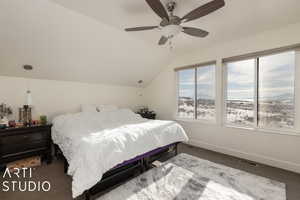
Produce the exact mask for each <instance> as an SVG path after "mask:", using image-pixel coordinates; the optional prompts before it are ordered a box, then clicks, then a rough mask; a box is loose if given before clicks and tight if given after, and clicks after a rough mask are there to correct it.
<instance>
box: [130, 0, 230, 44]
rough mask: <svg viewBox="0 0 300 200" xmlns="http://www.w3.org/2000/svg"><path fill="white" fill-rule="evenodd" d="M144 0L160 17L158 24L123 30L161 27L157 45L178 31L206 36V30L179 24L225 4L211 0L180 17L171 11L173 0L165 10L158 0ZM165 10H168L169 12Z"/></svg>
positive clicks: (174, 4)
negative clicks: (160, 35)
mask: <svg viewBox="0 0 300 200" xmlns="http://www.w3.org/2000/svg"><path fill="white" fill-rule="evenodd" d="M146 2H147V3H148V5H149V6H150V7H151V8H152V10H153V11H154V12H155V13H156V14H157V15H158V16H159V17H160V18H161V19H162V21H161V22H160V24H159V26H143V27H134V28H126V29H125V31H145V30H153V29H161V30H162V37H161V38H160V40H159V42H158V44H159V45H164V44H166V43H167V41H168V40H170V39H172V38H173V37H174V36H176V35H177V34H179V33H180V32H184V33H186V34H188V35H191V36H195V37H206V36H207V35H208V34H209V33H208V32H207V31H205V30H202V29H198V28H193V27H185V26H181V24H182V23H185V22H189V21H192V20H195V19H199V18H200V17H203V16H205V15H208V14H210V13H212V12H214V11H216V10H218V9H220V8H222V7H223V6H225V2H224V0H213V1H211V2H209V3H206V4H204V5H202V6H200V7H198V8H196V9H195V10H193V11H191V12H189V13H188V14H186V15H185V16H184V17H182V18H180V17H178V16H176V15H174V14H173V11H174V9H175V7H176V2H175V1H174V0H171V1H169V2H168V3H167V4H166V8H167V10H165V8H164V6H163V4H162V3H161V2H160V0H146ZM167 11H168V12H169V14H168V12H167Z"/></svg>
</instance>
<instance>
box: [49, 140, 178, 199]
mask: <svg viewBox="0 0 300 200" xmlns="http://www.w3.org/2000/svg"><path fill="white" fill-rule="evenodd" d="M178 144H179V142H177V143H173V144H170V145H167V146H164V147H161V148H158V149H154V150H152V151H150V152H147V153H145V154H143V155H139V156H137V157H135V158H133V159H130V160H128V161H125V162H123V163H121V164H119V165H117V166H116V167H114V168H112V169H111V170H109V171H107V172H106V173H104V174H103V176H102V179H101V181H99V182H98V183H97V184H96V185H94V186H93V187H92V188H90V189H89V190H86V191H85V192H84V194H83V195H84V196H85V199H86V200H90V199H91V198H92V197H93V196H100V195H102V194H104V193H106V192H108V191H110V190H112V189H114V188H116V187H117V186H119V185H121V184H123V183H124V182H125V181H128V180H129V179H130V178H133V177H136V176H137V175H139V174H141V173H143V172H145V171H146V170H148V169H150V168H152V167H153V166H152V163H153V162H154V161H156V160H166V159H168V158H171V157H173V156H175V155H177V149H178ZM55 156H56V157H57V158H58V157H62V158H63V160H64V171H65V173H67V171H68V167H69V164H68V162H67V159H66V158H65V157H64V155H63V153H62V151H61V150H60V149H59V147H58V145H55Z"/></svg>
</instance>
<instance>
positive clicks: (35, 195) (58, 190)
mask: <svg viewBox="0 0 300 200" xmlns="http://www.w3.org/2000/svg"><path fill="white" fill-rule="evenodd" d="M181 152H182V153H187V154H190V155H193V156H197V157H199V158H203V159H207V160H210V161H213V162H216V163H220V164H224V165H227V166H229V167H232V168H236V169H241V170H244V171H247V172H250V173H253V174H256V175H259V176H264V177H267V178H270V179H274V180H277V181H280V182H284V183H286V186H287V200H299V199H300V174H296V173H293V172H289V171H285V170H281V169H278V168H274V167H270V166H265V165H258V166H253V165H251V163H247V162H244V161H241V160H240V159H238V158H235V157H232V156H228V155H225V154H220V153H216V152H213V151H208V150H205V149H201V148H198V147H192V146H188V145H184V144H182V145H180V146H179V153H181ZM0 178H2V174H1V176H0ZM30 180H33V181H49V182H50V183H51V190H50V191H49V192H47V193H45V192H1V193H0V199H1V200H2V199H3V200H17V199H24V200H27V199H28V200H40V199H43V200H69V199H70V200H71V199H72V198H71V178H70V177H68V176H66V175H65V174H64V172H63V162H62V161H60V160H55V161H54V162H53V163H52V164H51V165H43V166H42V167H40V168H37V169H36V170H34V171H33V178H32V179H30ZM0 182H2V181H0ZM78 199H80V198H78Z"/></svg>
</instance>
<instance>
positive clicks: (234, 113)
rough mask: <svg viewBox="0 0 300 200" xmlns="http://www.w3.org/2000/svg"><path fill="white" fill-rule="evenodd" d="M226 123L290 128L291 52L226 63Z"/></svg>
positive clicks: (293, 109) (291, 107)
mask: <svg viewBox="0 0 300 200" xmlns="http://www.w3.org/2000/svg"><path fill="white" fill-rule="evenodd" d="M226 69H227V91H226V92H225V93H226V99H225V104H226V112H225V113H226V123H227V124H230V125H238V126H246V127H259V128H266V129H278V128H283V129H289V128H293V127H294V115H295V106H294V77H295V51H289V52H283V53H278V54H274V55H269V56H261V57H257V58H253V59H248V60H242V61H235V62H227V63H226Z"/></svg>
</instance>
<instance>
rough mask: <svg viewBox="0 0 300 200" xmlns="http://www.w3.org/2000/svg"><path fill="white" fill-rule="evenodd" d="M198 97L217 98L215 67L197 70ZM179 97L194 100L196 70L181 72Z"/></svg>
mask: <svg viewBox="0 0 300 200" xmlns="http://www.w3.org/2000/svg"><path fill="white" fill-rule="evenodd" d="M197 80H198V81H197V83H198V84H197V96H198V98H200V97H201V98H204V99H214V98H215V66H214V65H208V66H204V67H199V68H197ZM179 83H180V84H179V91H180V92H179V93H180V94H179V96H182V97H191V98H194V91H195V70H194V69H189V70H183V71H179Z"/></svg>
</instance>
